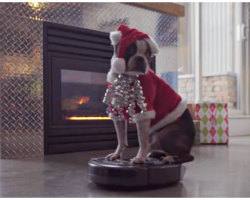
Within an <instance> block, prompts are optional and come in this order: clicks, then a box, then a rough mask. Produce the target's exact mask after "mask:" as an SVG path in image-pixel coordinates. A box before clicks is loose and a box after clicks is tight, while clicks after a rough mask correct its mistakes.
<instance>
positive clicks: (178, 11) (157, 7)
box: [125, 2, 185, 17]
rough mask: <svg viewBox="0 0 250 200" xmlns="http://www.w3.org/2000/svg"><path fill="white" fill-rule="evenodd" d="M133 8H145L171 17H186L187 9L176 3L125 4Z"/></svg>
mask: <svg viewBox="0 0 250 200" xmlns="http://www.w3.org/2000/svg"><path fill="white" fill-rule="evenodd" d="M125 4H129V5H132V6H136V7H140V8H144V9H147V10H152V11H157V12H161V13H165V14H169V15H175V16H177V17H184V16H185V7H184V6H182V5H179V4H176V3H167V2H166V3H141V2H135V3H125Z"/></svg>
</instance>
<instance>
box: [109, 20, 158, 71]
mask: <svg viewBox="0 0 250 200" xmlns="http://www.w3.org/2000/svg"><path fill="white" fill-rule="evenodd" d="M142 39H144V40H145V41H146V42H147V43H148V44H149V46H150V48H151V52H152V55H155V54H157V53H158V52H159V47H158V45H157V44H156V42H155V41H154V39H153V38H152V37H150V36H149V35H147V34H145V33H143V32H140V31H138V30H137V29H131V28H129V27H127V26H126V25H124V24H121V25H120V26H119V27H118V29H117V31H115V32H111V33H110V40H111V43H112V44H113V45H116V44H118V43H119V49H118V54H117V58H114V59H112V61H111V69H112V70H113V71H114V72H115V73H117V74H122V73H124V72H125V70H126V62H125V60H124V53H125V51H126V49H127V47H128V46H129V45H131V44H132V43H134V42H135V41H136V40H142Z"/></svg>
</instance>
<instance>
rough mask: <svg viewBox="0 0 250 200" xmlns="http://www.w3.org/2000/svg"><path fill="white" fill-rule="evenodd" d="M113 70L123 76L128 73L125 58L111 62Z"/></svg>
mask: <svg viewBox="0 0 250 200" xmlns="http://www.w3.org/2000/svg"><path fill="white" fill-rule="evenodd" d="M111 69H112V70H113V71H114V72H115V73H117V74H123V73H124V72H125V71H126V62H125V60H124V59H123V58H114V59H112V61H111Z"/></svg>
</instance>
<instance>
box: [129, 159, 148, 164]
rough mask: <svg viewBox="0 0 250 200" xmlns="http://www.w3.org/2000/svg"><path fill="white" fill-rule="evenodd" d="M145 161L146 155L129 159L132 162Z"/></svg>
mask: <svg viewBox="0 0 250 200" xmlns="http://www.w3.org/2000/svg"><path fill="white" fill-rule="evenodd" d="M146 161H147V157H135V158H133V159H132V160H131V162H132V163H133V164H139V163H145V162H146Z"/></svg>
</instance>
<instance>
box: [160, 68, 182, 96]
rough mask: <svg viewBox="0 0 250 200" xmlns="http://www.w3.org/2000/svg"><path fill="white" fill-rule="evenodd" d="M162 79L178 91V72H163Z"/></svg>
mask: <svg viewBox="0 0 250 200" xmlns="http://www.w3.org/2000/svg"><path fill="white" fill-rule="evenodd" d="M161 78H162V79H163V80H164V81H166V82H167V83H168V84H169V85H170V86H171V87H172V88H173V89H174V90H175V91H176V92H177V90H178V71H169V72H163V73H162V74H161Z"/></svg>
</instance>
